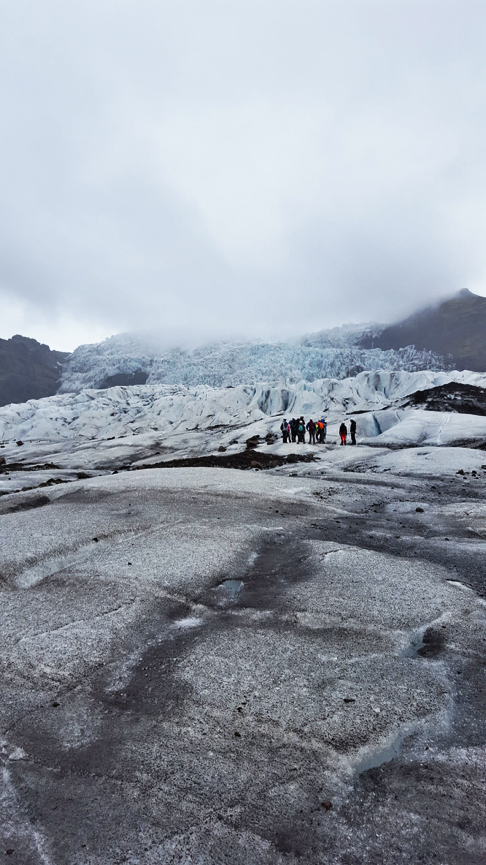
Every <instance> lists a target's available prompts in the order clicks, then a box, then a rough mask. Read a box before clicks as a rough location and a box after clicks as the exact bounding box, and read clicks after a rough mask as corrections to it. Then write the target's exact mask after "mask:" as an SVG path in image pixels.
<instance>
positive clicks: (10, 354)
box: [0, 334, 69, 405]
mask: <svg viewBox="0 0 486 865" xmlns="http://www.w3.org/2000/svg"><path fill="white" fill-rule="evenodd" d="M68 354H69V352H66V351H52V350H51V349H50V348H49V346H48V345H43V344H42V343H40V342H37V340H36V339H30V338H29V337H27V336H20V335H19V334H16V335H15V336H12V338H11V339H0V405H8V404H9V403H12V402H14V403H20V402H27V400H29V399H41V398H42V397H44V396H53V395H54V394H55V393H56V392H57V389H58V387H59V382H60V378H61V372H62V364H63V363H64V361H65V360H66V358H67V356H68Z"/></svg>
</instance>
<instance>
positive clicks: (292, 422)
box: [290, 417, 299, 444]
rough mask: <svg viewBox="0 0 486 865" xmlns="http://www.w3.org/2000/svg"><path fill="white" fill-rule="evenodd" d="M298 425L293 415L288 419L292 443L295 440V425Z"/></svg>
mask: <svg viewBox="0 0 486 865" xmlns="http://www.w3.org/2000/svg"><path fill="white" fill-rule="evenodd" d="M298 425H299V424H298V423H297V421H296V419H295V418H294V417H293V418H292V420H291V421H290V434H291V436H292V442H293V443H294V444H295V442H296V441H297V427H298Z"/></svg>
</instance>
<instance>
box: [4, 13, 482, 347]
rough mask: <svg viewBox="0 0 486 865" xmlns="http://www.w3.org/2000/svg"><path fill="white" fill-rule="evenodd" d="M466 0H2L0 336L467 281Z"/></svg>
mask: <svg viewBox="0 0 486 865" xmlns="http://www.w3.org/2000/svg"><path fill="white" fill-rule="evenodd" d="M485 34H486V3H485V2H484V0H478V2H470V0H455V2H449V0H437V2H436V0H418V2H415V0H376V2H371V0H339V2H337V0H332V2H327V0H319V2H317V0H293V2H289V0H198V2H196V0H177V2H174V0H171V2H165V0H130V2H129V0H93V2H92V0H82V2H77V0H69V2H66V0H60V2H55V0H33V2H31V0H2V2H1V3H0V123H1V130H0V132H1V134H0V185H1V201H2V209H1V224H0V304H1V309H2V314H1V316H0V336H2V337H8V336H11V335H12V334H13V333H18V332H20V333H23V334H25V335H28V336H34V337H36V338H38V339H40V340H41V341H46V342H49V343H50V344H51V346H52V347H54V348H60V349H71V348H74V347H75V346H76V345H78V344H79V343H81V342H93V341H97V340H100V339H102V338H104V337H105V336H109V335H110V334H112V333H115V332H118V331H122V330H135V329H137V330H139V329H141V328H152V329H153V328H157V329H159V330H160V331H161V332H162V333H164V334H165V335H166V336H168V338H169V339H170V338H179V337H180V336H183V335H184V334H187V335H188V336H189V337H190V338H191V339H194V338H196V339H197V338H198V337H201V338H204V337H207V336H209V337H213V336H217V335H222V336H228V335H231V334H242V335H243V334H244V335H249V336H262V337H271V338H272V337H278V336H286V335H290V334H295V335H299V334H301V333H304V332H308V331H312V330H319V329H322V328H323V327H328V326H333V325H335V324H341V323H343V322H349V321H369V320H378V321H386V320H392V319H394V318H398V317H401V316H403V315H405V314H408V313H409V312H410V311H412V310H413V309H414V308H416V307H417V306H421V305H424V304H425V303H426V302H428V301H430V300H433V299H435V298H438V297H443V296H446V295H449V294H452V293H453V292H455V291H457V290H458V289H459V288H461V287H463V286H467V287H468V288H470V289H471V291H474V292H476V293H478V294H484V295H486V242H485V241H486V237H485V235H486V52H485Z"/></svg>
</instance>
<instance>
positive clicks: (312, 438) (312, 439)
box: [306, 418, 316, 445]
mask: <svg viewBox="0 0 486 865" xmlns="http://www.w3.org/2000/svg"><path fill="white" fill-rule="evenodd" d="M306 430H307V432H308V433H309V444H310V445H315V443H316V425H315V423H314V421H313V420H312V418H311V419H310V421H309V423H308V424H307V426H306Z"/></svg>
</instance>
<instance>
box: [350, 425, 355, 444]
mask: <svg viewBox="0 0 486 865" xmlns="http://www.w3.org/2000/svg"><path fill="white" fill-rule="evenodd" d="M349 431H350V433H351V444H352V445H355V444H356V421H355V420H351V422H350V424H349Z"/></svg>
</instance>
